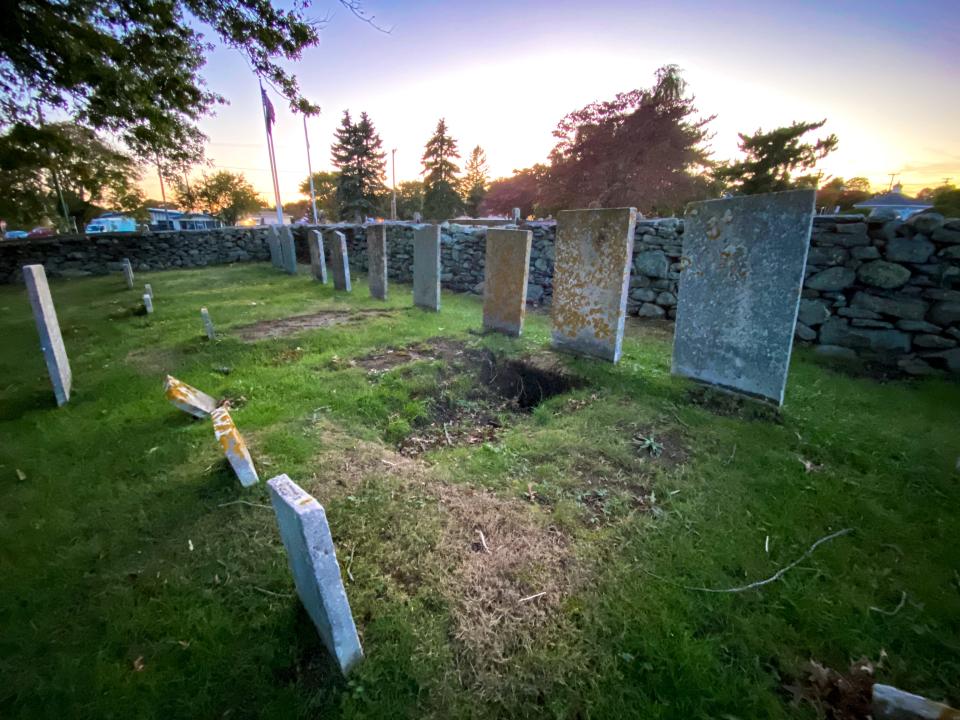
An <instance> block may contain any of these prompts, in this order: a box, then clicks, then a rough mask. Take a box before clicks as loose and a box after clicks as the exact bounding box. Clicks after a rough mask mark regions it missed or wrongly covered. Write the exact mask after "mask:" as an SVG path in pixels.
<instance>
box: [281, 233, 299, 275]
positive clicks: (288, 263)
mask: <svg viewBox="0 0 960 720" xmlns="http://www.w3.org/2000/svg"><path fill="white" fill-rule="evenodd" d="M280 255H281V257H282V258H283V269H284V270H286V271H287V272H288V273H289V274H290V275H296V274H297V244H296V242H295V241H294V239H293V229H292V228H291V227H290V226H289V225H284V226H283V227H282V228H280Z"/></svg>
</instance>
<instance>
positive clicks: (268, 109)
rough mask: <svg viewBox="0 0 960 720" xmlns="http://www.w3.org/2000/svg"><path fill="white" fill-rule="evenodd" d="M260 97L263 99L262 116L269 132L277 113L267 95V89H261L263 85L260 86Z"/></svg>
mask: <svg viewBox="0 0 960 720" xmlns="http://www.w3.org/2000/svg"><path fill="white" fill-rule="evenodd" d="M260 99H261V100H262V101H263V117H264V120H266V122H267V132H270V129H271V128H272V127H273V124H274V123H275V122H276V121H277V114H276V113H275V112H274V110H273V103H272V102H270V98H269V97H267V91H266V90H264V89H263V85H261V86H260Z"/></svg>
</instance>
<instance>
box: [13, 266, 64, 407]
mask: <svg viewBox="0 0 960 720" xmlns="http://www.w3.org/2000/svg"><path fill="white" fill-rule="evenodd" d="M23 281H24V282H25V283H26V285H27V295H28V296H29V298H30V306H31V307H32V308H33V319H34V320H35V321H36V323H37V333H38V334H39V335H40V349H41V350H42V351H43V359H44V360H45V361H46V363H47V372H48V373H49V374H50V382H51V384H52V385H53V394H54V396H55V397H56V398H57V405H63V404H65V403H66V402H67V401H68V400H69V399H70V388H71V387H72V385H73V374H72V373H71V371H70V361H69V360H68V359H67V350H66V348H65V347H64V346H63V336H62V335H61V334H60V323H59V322H58V321H57V310H56V308H55V307H54V306H53V298H52V297H51V296H50V286H49V285H48V284H47V273H46V271H45V270H44V269H43V265H26V266H24V268H23Z"/></svg>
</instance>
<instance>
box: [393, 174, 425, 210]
mask: <svg viewBox="0 0 960 720" xmlns="http://www.w3.org/2000/svg"><path fill="white" fill-rule="evenodd" d="M423 192H424V191H423V183H422V182H421V181H420V180H404V181H403V182H401V183H400V184H399V185H397V217H398V218H404V219H407V220H412V219H413V214H414V213H415V212H418V213H420V214H421V215H422V214H423Z"/></svg>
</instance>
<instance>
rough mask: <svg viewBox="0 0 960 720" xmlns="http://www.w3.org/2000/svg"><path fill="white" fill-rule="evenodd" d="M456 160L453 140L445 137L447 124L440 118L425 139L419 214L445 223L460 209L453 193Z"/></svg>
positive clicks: (461, 205)
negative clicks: (420, 211) (421, 199)
mask: <svg viewBox="0 0 960 720" xmlns="http://www.w3.org/2000/svg"><path fill="white" fill-rule="evenodd" d="M459 157H460V153H459V152H457V141H456V140H454V139H453V138H452V137H450V135H449V134H447V123H446V121H445V120H444V119H443V118H440V121H439V122H438V123H437V128H436V130H434V132H433V136H432V137H431V138H430V139H429V140H427V145H426V148H425V149H424V151H423V158H422V162H423V173H422V174H423V187H424V195H423V212H424V214H425V215H426V216H427V217H429V218H432V219H436V220H445V219H447V218H451V217H453V216H454V215H457V214H458V213H459V212H461V211H462V210H463V201H462V200H461V199H460V193H459V192H457V185H458V181H457V173H459V172H460V166H459V165H457V164H456V163H454V162H453V161H454V160H455V159H458V158H459Z"/></svg>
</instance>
